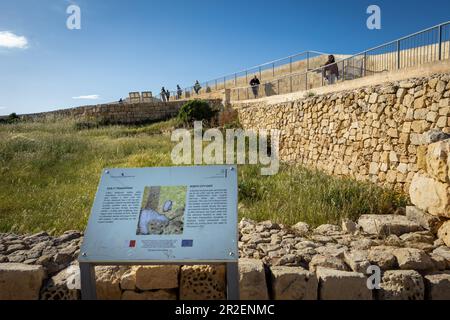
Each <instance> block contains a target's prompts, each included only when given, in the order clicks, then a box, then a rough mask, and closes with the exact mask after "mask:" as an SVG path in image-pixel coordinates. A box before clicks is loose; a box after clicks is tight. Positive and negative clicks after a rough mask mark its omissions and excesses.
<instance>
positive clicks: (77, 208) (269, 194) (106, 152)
mask: <svg viewBox="0 0 450 320" xmlns="http://www.w3.org/2000/svg"><path fill="white" fill-rule="evenodd" d="M174 121H175V120H169V121H166V122H160V123H155V124H152V125H144V126H104V127H93V128H90V129H80V128H83V126H80V125H79V124H78V123H76V122H74V121H69V120H59V121H50V122H34V123H16V124H8V125H0V232H9V231H13V232H20V233H23V232H37V231H41V230H45V231H48V232H51V233H54V234H58V233H61V232H64V231H65V230H69V229H78V230H83V229H84V228H85V226H86V223H87V219H88V217H89V213H90V208H91V206H92V202H93V199H94V195H95V192H96V189H97V185H98V181H99V177H100V174H101V171H102V169H103V168H111V167H153V166H170V165H172V163H171V159H170V152H171V150H172V146H173V144H172V143H171V141H170V136H169V135H165V134H161V133H163V132H170V130H171V129H172V128H173V127H174V126H175V125H177V124H176V123H175V122H174ZM259 169H260V168H259V167H258V166H252V165H242V166H240V167H239V202H240V204H239V207H240V210H239V215H240V217H244V216H245V217H249V218H252V219H256V220H267V219H271V220H274V221H277V222H280V223H285V224H288V225H289V224H294V223H296V222H298V221H305V222H308V223H311V224H312V225H318V224H321V223H327V222H337V221H339V219H340V218H342V217H349V218H356V217H358V216H359V215H360V214H364V213H385V212H390V211H392V210H394V209H395V208H396V207H398V206H403V205H404V204H405V203H406V200H405V198H404V197H403V196H401V195H397V194H395V193H392V192H389V191H386V190H382V189H381V188H378V187H376V186H374V185H372V184H370V183H362V182H356V181H354V180H352V179H339V178H335V177H330V176H327V175H325V174H323V173H320V172H316V171H312V170H307V169H304V168H300V167H298V168H296V167H287V166H283V167H282V168H281V170H280V172H279V173H278V174H277V175H275V176H269V177H264V176H261V175H260V171H259Z"/></svg>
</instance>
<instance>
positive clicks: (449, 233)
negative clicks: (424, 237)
mask: <svg viewBox="0 0 450 320" xmlns="http://www.w3.org/2000/svg"><path fill="white" fill-rule="evenodd" d="M438 237H439V239H441V240H442V241H444V243H445V245H446V246H447V247H450V220H448V221H446V222H445V223H444V224H442V226H441V227H440V228H439V230H438Z"/></svg>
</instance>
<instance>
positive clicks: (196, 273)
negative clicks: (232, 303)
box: [180, 265, 226, 300]
mask: <svg viewBox="0 0 450 320" xmlns="http://www.w3.org/2000/svg"><path fill="white" fill-rule="evenodd" d="M180 278H181V281H180V300H223V299H225V298H226V279H225V266H222V265H220V266H209V265H195V266H183V267H182V268H181V277H180Z"/></svg>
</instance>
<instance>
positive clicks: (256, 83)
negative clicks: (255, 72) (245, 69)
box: [250, 76, 261, 99]
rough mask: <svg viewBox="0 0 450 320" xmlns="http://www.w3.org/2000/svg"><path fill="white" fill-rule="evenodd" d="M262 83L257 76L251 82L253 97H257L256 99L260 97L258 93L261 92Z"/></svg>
mask: <svg viewBox="0 0 450 320" xmlns="http://www.w3.org/2000/svg"><path fill="white" fill-rule="evenodd" d="M260 84H261V83H260V82H259V79H258V77H257V76H255V77H254V78H253V79H252V80H250V86H251V87H252V91H253V95H254V96H255V99H256V98H257V97H258V91H259V85H260Z"/></svg>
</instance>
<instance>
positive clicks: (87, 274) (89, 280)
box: [80, 263, 97, 300]
mask: <svg viewBox="0 0 450 320" xmlns="http://www.w3.org/2000/svg"><path fill="white" fill-rule="evenodd" d="M80 280H81V299H83V300H96V299H97V291H96V288H95V268H94V265H93V264H91V263H80Z"/></svg>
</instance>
